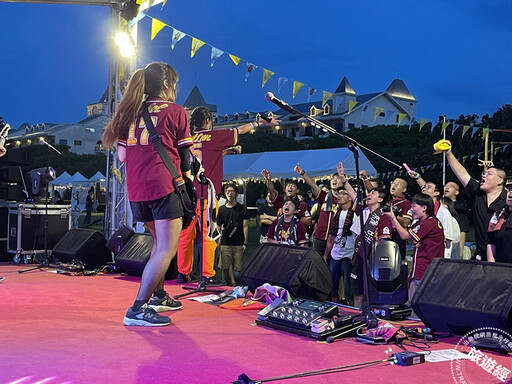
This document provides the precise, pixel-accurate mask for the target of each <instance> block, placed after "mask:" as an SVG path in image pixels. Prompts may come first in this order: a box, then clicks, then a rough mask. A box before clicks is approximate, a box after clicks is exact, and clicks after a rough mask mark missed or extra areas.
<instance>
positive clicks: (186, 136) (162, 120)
mask: <svg viewBox="0 0 512 384" xmlns="http://www.w3.org/2000/svg"><path fill="white" fill-rule="evenodd" d="M147 104H148V109H149V113H150V115H151V119H152V120H153V125H154V126H155V129H156V131H157V133H158V135H159V136H160V138H161V140H162V144H163V146H164V147H165V149H166V150H167V153H168V154H169V157H170V158H171V160H172V162H173V164H174V166H175V167H176V170H177V171H178V172H180V164H181V161H180V156H179V153H178V148H180V147H186V146H191V145H192V138H191V137H190V132H189V127H188V116H187V112H186V111H185V109H184V108H183V107H181V106H179V105H176V104H174V103H171V102H170V101H166V100H161V99H154V100H148V101H147ZM118 145H119V146H121V147H125V148H126V187H127V189H128V198H129V200H130V201H133V202H136V201H150V200H156V199H159V198H161V197H163V196H167V195H168V194H170V193H171V192H173V191H174V186H173V183H172V176H171V174H170V172H169V170H168V169H167V167H166V166H165V164H164V162H163V160H162V158H161V157H160V155H159V154H158V152H157V150H156V148H155V146H154V145H153V144H152V143H151V140H150V138H149V132H148V130H147V128H146V125H145V123H144V119H143V118H142V116H139V117H137V119H136V120H135V125H132V126H131V127H130V130H129V131H128V133H127V134H126V136H124V137H120V138H119V141H118Z"/></svg>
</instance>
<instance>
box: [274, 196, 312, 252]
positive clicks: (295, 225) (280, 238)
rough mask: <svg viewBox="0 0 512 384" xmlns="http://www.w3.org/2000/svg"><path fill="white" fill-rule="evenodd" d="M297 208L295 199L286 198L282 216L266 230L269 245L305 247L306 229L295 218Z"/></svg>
mask: <svg viewBox="0 0 512 384" xmlns="http://www.w3.org/2000/svg"><path fill="white" fill-rule="evenodd" d="M298 206H299V202H298V200H297V199H294V198H289V197H287V198H286V200H285V202H284V204H283V208H282V211H283V214H282V215H280V216H279V217H278V218H277V219H275V220H274V221H273V222H272V224H270V228H269V229H268V232H267V240H268V242H269V243H274V244H288V245H300V246H303V247H305V246H307V244H308V237H307V233H306V227H305V226H304V224H302V223H301V221H300V220H298V218H297V216H295V213H296V211H297V208H298Z"/></svg>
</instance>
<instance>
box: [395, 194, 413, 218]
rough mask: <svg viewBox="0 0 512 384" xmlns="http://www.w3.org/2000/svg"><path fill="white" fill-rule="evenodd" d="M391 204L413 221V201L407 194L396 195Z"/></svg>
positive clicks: (403, 215)
mask: <svg viewBox="0 0 512 384" xmlns="http://www.w3.org/2000/svg"><path fill="white" fill-rule="evenodd" d="M391 205H392V206H393V207H397V208H398V212H399V213H400V215H402V217H405V218H407V219H409V220H411V221H412V211H411V202H410V201H409V200H407V199H406V198H405V196H403V195H402V196H399V197H394V198H393V201H391Z"/></svg>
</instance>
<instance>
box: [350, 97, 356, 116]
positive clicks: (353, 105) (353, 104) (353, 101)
mask: <svg viewBox="0 0 512 384" xmlns="http://www.w3.org/2000/svg"><path fill="white" fill-rule="evenodd" d="M356 105H357V101H356V100H350V101H349V102H348V114H350V112H352V110H353V109H354V107H355V106H356Z"/></svg>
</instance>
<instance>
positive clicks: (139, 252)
mask: <svg viewBox="0 0 512 384" xmlns="http://www.w3.org/2000/svg"><path fill="white" fill-rule="evenodd" d="M152 248H153V237H152V236H151V234H149V233H132V235H131V236H130V237H129V240H128V242H127V243H126V244H125V245H124V246H123V247H122V249H121V251H120V252H119V253H118V254H117V255H115V257H114V259H115V263H116V266H117V267H119V268H120V269H121V271H123V272H125V273H127V274H128V275H132V276H142V272H143V271H144V267H145V266H146V264H147V262H148V260H149V256H150V255H151V249H152ZM177 272H178V267H177V262H176V257H174V258H173V259H172V261H171V264H170V266H169V269H168V270H167V272H166V274H165V278H166V279H174V278H176V275H177Z"/></svg>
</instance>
